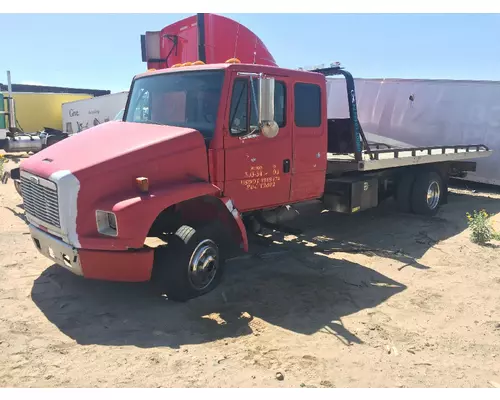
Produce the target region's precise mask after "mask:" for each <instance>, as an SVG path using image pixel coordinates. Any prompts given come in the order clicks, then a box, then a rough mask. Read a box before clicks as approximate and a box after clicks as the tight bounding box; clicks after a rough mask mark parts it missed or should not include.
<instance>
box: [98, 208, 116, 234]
mask: <svg viewBox="0 0 500 400" xmlns="http://www.w3.org/2000/svg"><path fill="white" fill-rule="evenodd" d="M95 217H96V223H97V231H98V232H99V233H101V234H103V235H107V236H118V226H117V224H116V215H115V214H114V213H112V212H110V211H101V210H97V211H96V212H95Z"/></svg>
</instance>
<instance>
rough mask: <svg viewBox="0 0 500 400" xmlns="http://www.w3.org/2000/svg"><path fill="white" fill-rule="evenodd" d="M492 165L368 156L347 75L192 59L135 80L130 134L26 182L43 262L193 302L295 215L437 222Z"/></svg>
mask: <svg viewBox="0 0 500 400" xmlns="http://www.w3.org/2000/svg"><path fill="white" fill-rule="evenodd" d="M332 75H342V76H343V77H344V78H345V81H346V92H347V98H348V101H349V111H350V116H349V118H347V119H345V120H333V119H328V118H327V112H326V111H327V93H326V81H327V80H326V77H327V76H332ZM97 143H98V144H99V145H98V146H97V145H96V144H97ZM82 149H88V150H89V151H82ZM491 153H492V152H491V150H489V149H488V148H487V147H486V146H484V145H481V144H463V145H458V144H457V145H456V146H443V147H425V148H408V149H401V148H398V149H393V148H373V146H372V147H370V145H369V144H368V142H367V141H366V139H365V137H364V134H363V130H362V128H361V126H360V124H359V122H358V118H357V113H356V95H355V88H354V80H353V77H352V76H351V74H350V73H348V72H347V71H345V70H344V69H342V68H340V67H339V66H338V65H331V66H329V67H326V68H321V69H317V70H313V71H302V70H292V69H285V68H279V67H277V66H273V65H262V64H257V63H255V64H254V63H241V62H240V61H239V60H238V59H236V58H231V59H229V60H228V61H227V62H225V63H205V62H203V61H202V60H193V63H187V64H185V65H184V64H183V65H180V66H179V65H175V64H174V65H172V66H170V67H163V68H161V69H157V70H151V71H148V72H145V73H142V74H139V75H137V76H135V77H134V79H133V81H132V85H131V88H130V92H129V97H128V100H127V104H126V108H125V112H124V116H123V120H122V121H112V122H109V123H108V124H104V125H99V126H96V127H93V128H90V129H88V130H86V131H85V132H83V133H82V134H79V135H75V136H72V137H70V138H68V139H65V140H64V141H61V142H59V143H56V144H54V145H53V146H51V147H48V148H46V149H45V150H43V151H41V152H39V153H37V154H35V155H33V156H31V157H30V158H29V159H27V160H25V161H23V162H22V164H21V166H20V178H21V191H22V196H23V201H24V207H25V211H26V217H27V220H28V221H29V229H30V232H31V237H32V239H33V242H34V244H35V246H36V248H37V249H38V250H39V251H40V252H41V253H42V254H43V255H45V256H46V257H48V258H49V259H51V260H53V261H54V262H56V263H57V264H59V265H61V266H63V267H65V268H67V269H68V270H70V271H72V272H74V273H75V274H77V275H81V276H83V277H85V278H90V279H101V280H112V281H133V282H140V281H149V280H152V281H153V282H155V284H157V287H158V288H160V289H161V292H162V293H166V294H167V296H168V298H169V299H172V300H176V301H185V300H188V299H191V298H194V297H197V296H200V295H203V294H205V293H207V292H209V291H211V290H212V289H214V288H215V287H216V286H217V285H218V284H219V282H220V279H221V277H222V274H223V271H224V261H225V259H226V258H227V257H228V255H229V254H231V252H232V251H233V250H240V249H241V250H243V251H248V234H249V233H251V230H250V229H258V227H257V228H255V227H256V226H258V225H259V224H262V223H273V224H280V223H284V221H287V220H288V219H289V218H291V217H293V216H294V215H296V214H295V213H294V212H293V208H291V206H292V207H293V204H296V203H299V202H303V201H308V200H315V199H317V200H320V201H322V202H323V203H324V205H325V207H326V208H328V209H331V210H334V211H337V212H342V213H356V212H361V211H363V210H366V209H369V208H372V207H376V206H378V204H380V203H381V202H382V201H383V200H385V199H387V198H389V197H394V198H395V199H396V203H397V204H398V206H399V207H400V209H401V210H403V211H406V212H412V213H416V214H421V215H428V216H432V215H434V214H435V213H436V212H437V210H438V208H439V206H440V205H441V204H443V203H445V202H446V193H447V190H448V179H449V177H450V176H463V174H466V173H467V171H471V170H474V168H475V162H473V161H471V160H473V159H477V158H481V157H487V156H489V155H491ZM254 222H258V224H255V223H254ZM152 238H156V239H157V242H159V243H160V244H159V245H156V246H153V245H150V244H149V242H150V241H151V239H152Z"/></svg>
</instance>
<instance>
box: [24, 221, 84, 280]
mask: <svg viewBox="0 0 500 400" xmlns="http://www.w3.org/2000/svg"><path fill="white" fill-rule="evenodd" d="M29 228H30V234H31V238H32V239H33V242H34V243H35V246H36V248H37V249H38V251H39V252H40V253H41V254H43V255H44V256H45V257H47V258H49V259H51V260H52V261H54V262H55V263H56V264H58V265H60V266H61V267H64V268H66V269H67V270H69V271H71V272H73V273H74V274H76V275H80V276H83V271H82V266H81V264H80V257H78V251H77V250H76V249H75V248H73V247H72V246H70V245H68V244H67V243H65V242H63V241H62V240H59V239H57V238H55V237H54V236H52V235H49V234H48V233H45V232H44V231H42V230H40V229H38V228H36V227H35V226H33V225H31V224H30V225H29Z"/></svg>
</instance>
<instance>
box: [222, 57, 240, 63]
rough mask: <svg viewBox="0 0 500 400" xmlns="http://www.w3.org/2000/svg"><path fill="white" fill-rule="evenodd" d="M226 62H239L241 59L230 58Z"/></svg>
mask: <svg viewBox="0 0 500 400" xmlns="http://www.w3.org/2000/svg"><path fill="white" fill-rule="evenodd" d="M226 64H241V61H240V60H238V59H237V58H230V59H229V60H226Z"/></svg>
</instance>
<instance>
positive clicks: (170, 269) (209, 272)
mask: <svg viewBox="0 0 500 400" xmlns="http://www.w3.org/2000/svg"><path fill="white" fill-rule="evenodd" d="M224 232H225V231H224V228H222V227H221V225H220V224H217V223H216V224H210V225H207V226H204V227H201V228H199V229H194V228H193V227H191V226H187V225H183V226H181V227H180V228H179V229H178V230H177V232H176V233H175V234H173V235H172V236H171V237H170V239H169V240H168V244H167V246H166V247H159V248H157V249H156V250H155V265H154V267H153V268H154V269H153V277H152V279H153V281H154V284H155V285H156V287H157V288H158V289H159V290H160V291H161V292H162V293H166V295H167V297H168V298H169V299H170V300H174V301H187V300H189V299H192V298H195V297H198V296H201V295H204V294H206V293H208V292H210V291H212V290H213V289H214V288H215V287H216V286H217V285H218V284H219V283H220V280H221V278H222V275H223V272H224V264H225V259H226V248H227V243H228V241H227V240H226V239H225V234H224Z"/></svg>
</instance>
